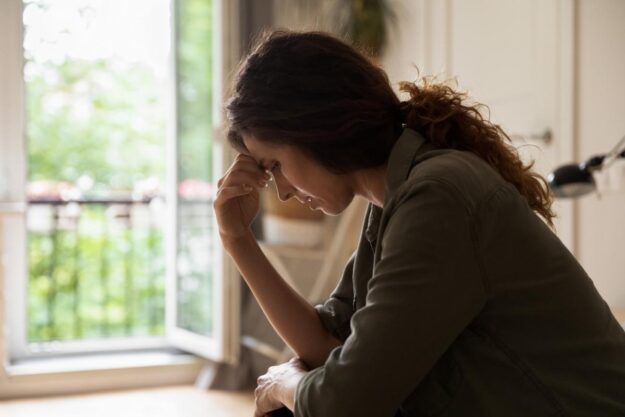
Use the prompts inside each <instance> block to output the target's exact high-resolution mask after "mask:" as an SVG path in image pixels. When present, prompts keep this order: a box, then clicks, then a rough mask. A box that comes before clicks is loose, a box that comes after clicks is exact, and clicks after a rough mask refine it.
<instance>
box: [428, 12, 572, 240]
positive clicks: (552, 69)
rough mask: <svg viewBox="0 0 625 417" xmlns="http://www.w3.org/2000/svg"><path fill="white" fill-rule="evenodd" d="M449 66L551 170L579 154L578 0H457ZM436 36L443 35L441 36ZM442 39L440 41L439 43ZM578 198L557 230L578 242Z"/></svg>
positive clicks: (528, 156) (526, 155)
mask: <svg viewBox="0 0 625 417" xmlns="http://www.w3.org/2000/svg"><path fill="white" fill-rule="evenodd" d="M448 5H449V9H448V10H447V11H446V13H445V14H444V15H445V16H446V19H447V22H446V26H447V31H446V33H445V35H446V38H447V39H440V38H439V42H440V41H441V40H442V41H443V43H444V45H445V47H446V49H447V53H446V54H445V56H446V61H447V62H446V63H445V64H446V65H445V66H446V70H447V71H446V72H447V74H448V75H450V76H452V77H457V80H458V84H459V87H460V88H461V89H464V90H467V91H468V93H469V96H470V97H472V98H474V99H475V100H476V101H478V102H481V103H484V104H486V105H488V107H489V109H490V117H491V120H492V121H494V122H495V123H497V124H499V125H501V126H502V128H503V129H504V130H505V131H506V132H507V133H508V134H509V135H510V136H511V137H512V138H513V142H514V145H515V146H516V147H517V148H518V149H519V151H520V154H521V157H522V158H523V159H524V160H525V161H530V160H534V161H535V165H534V167H535V170H536V171H538V172H539V173H540V174H542V175H543V176H545V177H546V176H547V175H548V173H549V172H550V171H552V170H553V169H554V168H555V167H557V166H558V165H559V164H562V163H567V162H570V160H571V159H572V157H573V145H572V144H573V137H572V109H573V103H572V97H571V96H572V88H573V85H572V75H571V74H572V64H573V61H572V52H571V51H572V44H573V35H572V33H573V31H572V30H573V12H572V9H573V6H572V1H568V0H452V1H450V2H449V3H448ZM435 41H436V39H435ZM439 45H440V43H439ZM571 204H572V203H570V202H562V201H557V202H556V204H555V206H554V209H555V210H556V212H557V214H558V216H559V217H558V218H557V219H556V222H555V224H556V232H557V233H558V235H559V236H560V238H561V239H562V240H563V242H564V243H565V244H566V245H567V246H568V247H569V248H573V216H572V209H573V208H572V205H571Z"/></svg>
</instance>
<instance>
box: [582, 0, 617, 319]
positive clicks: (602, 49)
mask: <svg viewBox="0 0 625 417" xmlns="http://www.w3.org/2000/svg"><path fill="white" fill-rule="evenodd" d="M576 27H577V50H576V53H577V68H576V70H577V80H576V93H577V97H576V116H577V117H576V124H577V125H576V131H577V148H578V151H577V155H578V156H579V157H580V159H583V158H585V157H587V156H590V155H594V154H597V153H605V152H607V151H609V150H610V149H611V148H612V147H613V146H614V145H615V144H616V142H617V141H618V140H619V139H620V138H621V137H622V136H623V135H625V1H623V0H578V1H577V22H576ZM621 167H622V165H621V166H619V167H616V168H617V169H620V168H621ZM624 174H625V173H624ZM576 225H577V242H576V247H577V251H576V252H577V255H578V259H579V260H580V262H581V263H582V265H583V266H584V268H585V269H586V271H587V272H588V274H589V275H590V276H591V277H592V278H593V280H594V281H595V285H596V286H597V288H598V289H599V291H600V292H601V294H602V295H603V297H604V298H605V299H606V301H607V302H608V303H609V304H611V305H615V306H619V307H625V187H621V190H620V192H617V193H609V194H606V195H604V196H603V197H602V198H601V199H598V198H597V197H595V196H590V197H585V198H583V199H580V201H579V203H578V217H577V222H576Z"/></svg>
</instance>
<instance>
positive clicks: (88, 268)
mask: <svg viewBox="0 0 625 417" xmlns="http://www.w3.org/2000/svg"><path fill="white" fill-rule="evenodd" d="M30 2H31V3H32V2H33V1H32V0H31V1H30ZM47 2H48V3H49V1H47ZM43 3H46V2H45V1H44V2H43ZM177 13H178V14H177V19H176V21H177V23H178V25H179V27H178V28H177V31H178V34H177V42H176V47H177V72H178V73H177V80H176V84H177V91H178V97H177V99H178V100H177V101H178V109H177V113H178V116H179V117H178V128H177V130H178V143H179V145H178V147H179V148H178V150H179V154H180V160H179V166H180V168H179V179H180V180H181V181H182V180H184V179H185V178H195V179H201V180H205V181H210V180H211V178H212V177H211V171H212V164H211V152H210V150H211V143H212V142H211V140H210V139H211V138H212V119H211V106H210V103H211V90H212V88H211V82H212V74H211V56H210V53H211V52H212V51H211V49H212V48H211V44H212V40H211V37H212V21H211V19H212V14H211V13H212V1H211V0H179V1H178V2H177ZM207 54H208V56H207ZM28 58H29V57H28V53H27V54H26V59H27V64H26V65H27V67H26V70H27V71H26V72H27V77H26V94H27V143H28V166H29V174H28V175H29V181H30V182H35V181H42V180H45V181H54V182H61V181H63V182H68V183H70V184H73V185H79V184H80V183H81V179H85V178H87V179H88V181H87V182H88V183H89V186H88V187H86V188H85V187H83V188H85V189H82V198H86V199H89V198H91V197H99V198H107V197H109V196H111V195H113V196H118V195H129V193H130V192H131V191H132V190H133V189H136V185H137V183H138V182H140V181H145V180H146V179H148V178H154V177H156V178H157V179H158V183H160V184H164V175H165V161H166V158H165V154H164V146H165V132H166V130H165V118H166V115H167V114H166V103H164V102H163V99H162V97H159V95H158V93H157V92H158V88H155V87H160V86H158V80H156V79H155V78H154V75H153V74H152V72H151V71H150V70H149V69H148V68H143V67H141V66H140V65H133V66H125V65H119V63H116V62H111V61H106V60H95V61H93V60H92V61H87V60H78V59H71V60H69V59H68V60H65V61H64V62H62V63H60V64H59V63H52V62H35V61H28ZM78 188H80V187H78ZM158 191H161V192H162V190H160V189H159V190H158ZM111 208H115V207H111V206H107V205H82V206H81V210H80V215H79V216H78V217H77V218H75V219H74V220H75V221H74V223H73V224H70V226H69V227H67V221H66V222H65V223H66V225H65V227H62V226H61V225H60V220H58V219H57V220H56V221H55V220H54V219H52V221H51V222H52V227H50V228H49V230H43V231H41V230H31V231H30V232H29V242H28V251H29V253H28V255H29V271H30V278H29V287H28V314H27V317H28V319H27V320H28V323H27V333H28V340H29V341H31V342H40V341H50V340H69V339H82V338H98V337H113V336H138V335H146V336H156V335H162V334H164V304H165V296H164V270H165V265H164V253H163V252H164V251H163V231H162V227H161V226H160V225H159V224H158V223H157V222H155V221H152V220H153V219H148V221H146V219H145V218H143V219H142V220H143V221H141V222H139V223H140V224H139V225H137V224H135V223H134V221H132V222H128V220H127V219H126V220H124V219H123V218H122V219H120V218H116V216H112V215H111V213H110V212H111ZM118 208H119V207H118ZM122 208H123V209H128V207H125V208H124V207H122ZM60 210H61V212H60V215H61V217H62V216H63V212H62V208H61V209H60ZM40 211H41V210H40ZM49 211H50V213H48V215H50V216H54V213H53V210H52V209H51V208H50V209H49ZM107 213H108V214H107ZM149 216H150V213H149V210H144V211H143V212H142V214H141V217H148V218H149ZM131 218H132V216H131ZM66 220H67V219H66ZM140 220H141V219H140ZM70 223H71V221H70ZM204 223H206V220H204ZM196 226H197V225H194V224H184V223H183V222H181V224H180V228H181V230H182V229H184V228H185V227H186V228H187V229H189V230H193V229H194V228H196ZM197 229H201V228H197ZM181 233H183V232H181ZM187 235H188V232H187ZM179 243H184V242H180V240H179ZM186 255H187V256H188V254H186ZM179 256H185V246H184V245H181V249H180V253H179ZM209 270H210V268H209ZM209 270H206V268H204V270H199V271H198V270H194V271H192V274H191V275H193V276H191V277H188V279H195V280H197V281H198V283H199V284H201V288H202V291H196V292H194V294H193V295H190V296H187V297H186V298H185V297H179V298H181V299H185V304H184V305H179V317H182V319H179V321H180V320H182V321H183V323H182V324H184V323H187V328H191V327H193V325H192V324H193V323H196V324H195V327H198V329H197V330H201V331H203V332H204V333H205V334H209V333H210V330H211V328H212V318H211V317H210V311H211V309H210V308H209V307H210V303H209V301H210V294H211V291H210V288H211V285H210V276H207V275H208V273H209ZM182 278H184V277H181V279H182Z"/></svg>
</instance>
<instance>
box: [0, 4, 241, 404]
mask: <svg viewBox="0 0 625 417" xmlns="http://www.w3.org/2000/svg"><path fill="white" fill-rule="evenodd" d="M213 4H214V7H215V10H214V19H215V23H216V24H215V26H214V27H215V31H216V33H219V35H218V36H215V37H214V38H215V40H214V42H215V44H214V52H215V54H216V57H215V61H216V62H219V63H220V65H216V66H215V77H214V80H213V87H214V95H213V97H214V105H213V113H214V116H213V120H214V121H215V122H214V130H215V136H214V137H215V152H214V154H215V155H218V156H219V159H220V162H221V163H218V164H215V175H221V174H222V172H224V171H223V169H224V166H228V165H229V163H230V162H231V161H232V160H233V159H234V155H233V153H232V151H230V150H229V148H228V147H227V146H224V140H223V126H222V124H223V121H224V120H225V119H224V117H223V114H222V112H223V110H222V106H221V103H222V102H223V101H222V100H223V98H224V91H225V88H223V86H224V85H228V83H229V82H230V77H231V76H232V72H233V71H232V70H233V68H235V66H236V65H237V63H238V60H239V53H240V50H241V49H240V47H239V32H240V13H239V0H228V1H226V0H213ZM171 6H172V8H174V7H175V0H174V1H172V3H171ZM22 10H23V4H22V0H4V1H3V2H1V3H0V57H3V58H2V59H3V60H4V61H5V62H3V63H2V64H3V65H0V329H1V330H2V331H0V364H1V365H0V393H1V394H0V399H3V398H14V397H22V396H33V395H49V394H60V393H69V392H84V391H90V390H94V389H112V388H119V387H127V388H130V387H141V386H155V385H162V384H172V383H189V382H191V381H193V379H194V378H195V377H196V376H197V374H198V372H199V370H200V367H201V365H202V364H203V363H204V364H205V362H204V361H202V360H200V359H198V358H197V357H195V356H192V355H179V354H175V351H176V349H175V348H177V347H179V348H183V349H184V350H187V351H189V352H194V353H196V354H199V355H200V356H205V357H211V358H214V359H216V360H219V361H223V362H227V363H235V362H236V359H237V358H238V353H239V343H238V340H239V311H238V310H239V308H238V306H239V276H238V273H237V272H236V268H235V267H234V265H233V264H232V261H231V260H230V259H229V257H227V256H226V255H225V253H224V251H223V250H222V251H220V252H221V253H220V257H219V258H220V263H219V266H220V270H221V274H220V276H221V277H222V279H219V280H216V282H217V283H218V284H221V285H218V286H217V287H216V290H218V291H219V294H221V295H222V296H224V297H227V298H224V303H223V305H221V306H220V308H221V309H222V310H223V309H224V308H228V309H229V313H228V314H226V315H225V316H224V317H223V320H218V322H219V325H218V326H216V331H217V333H216V334H218V335H219V338H218V339H217V343H213V344H212V346H211V350H210V352H208V354H207V351H206V347H207V346H208V345H207V344H206V341H205V340H202V339H201V338H198V337H194V336H198V335H189V334H185V332H173V331H171V330H170V328H167V327H169V326H167V323H171V320H172V317H173V318H174V320H175V315H173V314H171V313H170V311H172V310H171V308H170V307H171V303H172V300H173V302H174V303H175V297H173V298H172V296H171V294H172V293H171V291H170V288H171V286H172V285H174V286H175V281H172V276H173V278H175V276H174V275H172V273H171V271H168V272H167V273H166V279H167V282H166V286H167V290H166V300H165V301H166V311H167V312H166V326H167V327H166V328H167V332H168V334H167V335H166V336H165V337H153V338H143V339H141V340H140V339H135V340H134V341H132V340H126V341H125V343H123V344H120V343H119V341H118V340H111V341H110V342H111V343H110V344H109V347H108V348H107V349H102V343H101V342H89V341H86V342H76V343H71V342H64V343H66V347H67V348H66V349H64V351H65V352H64V353H72V352H74V353H75V352H77V351H79V350H80V351H84V348H85V347H89V348H93V347H94V346H89V344H91V343H93V344H95V343H97V345H98V348H99V349H98V350H99V351H100V353H101V354H100V355H99V356H100V357H105V358H109V359H110V364H111V367H110V368H107V367H102V365H99V366H98V367H94V368H93V369H91V368H90V367H89V366H88V365H87V366H78V367H76V368H75V369H73V370H67V371H60V370H56V371H50V370H49V369H48V370H46V369H47V368H46V365H45V361H44V362H42V364H43V365H42V366H41V367H40V368H37V367H31V368H29V369H30V370H29V371H27V372H25V371H24V370H23V369H24V368H23V367H22V368H21V370H20V367H19V366H15V364H14V363H11V359H12V358H11V357H10V356H9V355H10V354H11V353H12V352H19V351H20V350H19V349H20V348H23V347H24V343H25V342H26V340H25V337H24V340H23V341H21V345H20V343H19V341H16V338H15V337H11V334H10V332H8V331H6V327H5V325H6V324H8V325H9V327H8V328H9V329H12V331H13V332H15V331H18V332H19V331H21V334H25V332H24V331H23V330H24V326H25V324H26V321H25V318H26V317H25V315H26V309H25V306H26V285H23V283H24V280H25V279H27V277H28V275H27V272H28V271H27V262H26V259H27V253H26V241H27V240H26V239H27V232H26V209H27V203H26V195H25V189H26V178H27V176H26V172H27V170H26V146H25V145H26V144H25V140H24V137H25V98H24V83H23V65H24V58H23V49H22V48H23V46H22V43H23V26H22ZM172 19H174V14H173V11H172ZM225 28H227V31H226V30H225ZM174 32H175V31H172V35H174ZM172 45H175V44H172ZM217 54H218V55H217ZM173 59H175V54H172V60H173ZM172 71H175V67H172ZM172 80H173V79H172ZM171 84H172V87H173V92H174V94H175V85H173V84H175V82H173V81H172V83H171ZM173 105H174V106H175V103H173ZM170 113H171V112H170ZM171 114H174V113H171ZM169 125H170V126H169V127H168V130H169V135H168V136H169V139H168V145H167V146H171V144H172V142H173V144H174V146H175V116H174V118H173V119H172V120H169ZM172 125H173V127H172ZM172 132H173V136H172ZM168 206H169V207H170V208H171V207H173V206H175V205H174V204H168ZM174 214H175V213H174ZM170 219H172V218H171V217H170ZM167 227H170V228H171V227H172V224H171V221H170V222H169V224H168V226H167ZM174 227H175V225H174ZM174 231H175V230H174ZM172 239H173V240H175V234H174V235H170V236H168V237H167V239H166V240H167V242H168V243H167V244H166V252H165V256H167V257H170V256H171V254H172V251H171V245H170V243H169V242H171V241H172ZM217 239H218V236H217ZM168 245H169V246H168ZM174 255H175V252H174ZM169 260H170V259H169V258H167V259H166V262H167V261H169ZM169 265H170V263H169V262H168V266H167V268H169V269H171V268H170V266H169ZM9 277H11V279H9ZM16 277H17V278H16ZM20 287H21V288H20ZM174 288H175V287H174ZM216 292H217V291H216ZM9 295H10V296H9ZM174 295H175V293H174ZM20 305H21V308H19V307H20ZM16 307H18V308H16ZM7 311H11V313H12V314H11V315H7V314H6V313H7ZM15 312H18V314H14V313H15ZM20 316H21V317H20ZM9 318H10V320H11V322H10V323H9V322H8V319H9ZM18 320H21V324H20V323H18ZM174 323H175V321H174ZM186 333H189V332H186ZM120 349H123V350H124V351H125V352H126V353H127V352H128V351H130V350H133V349H135V350H138V349H140V350H141V352H146V355H152V356H150V358H151V359H147V362H146V361H138V362H139V363H138V364H137V365H136V366H134V365H132V364H131V363H126V364H124V365H119V363H117V364H116V359H115V355H114V354H109V355H107V354H106V351H109V353H110V352H112V351H118V350H120ZM165 349H168V350H165ZM154 350H160V351H161V352H162V353H163V354H164V355H165V356H162V355H161V356H159V357H156V356H155V353H156V352H154ZM150 351H153V352H150ZM102 352H104V354H103V355H102ZM57 353H58V352H57ZM136 354H137V355H140V353H139V352H137V353H136ZM167 355H169V356H167ZM146 358H147V356H146ZM37 360H38V361H39V360H41V358H38V359H37ZM53 360H54V358H52V357H50V359H49V361H50V362H51V361H53ZM107 360H108V359H107ZM33 369H34V370H33ZM37 369H40V371H37ZM60 375H63V376H69V378H68V379H67V380H64V383H63V384H58V380H56V378H57V377H58V376H60ZM147 375H151V376H150V377H149V378H146V376H147ZM50 377H52V378H50ZM55 380H56V381H55ZM65 381H67V383H65ZM77 381H80V382H79V383H78V382H77ZM146 381H147V382H146Z"/></svg>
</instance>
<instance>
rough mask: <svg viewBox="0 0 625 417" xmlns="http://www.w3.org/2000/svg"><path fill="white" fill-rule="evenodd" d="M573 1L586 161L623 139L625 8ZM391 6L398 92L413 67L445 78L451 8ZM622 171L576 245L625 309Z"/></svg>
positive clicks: (391, 63) (595, 205) (579, 152)
mask: <svg viewBox="0 0 625 417" xmlns="http://www.w3.org/2000/svg"><path fill="white" fill-rule="evenodd" d="M567 1H569V0H561V2H562V3H561V4H564V3H565V2H567ZM570 1H572V2H573V4H574V10H575V16H576V17H575V23H574V24H575V27H574V31H575V40H574V44H575V45H574V54H575V56H576V60H575V64H574V65H575V67H574V69H573V72H574V74H575V82H574V94H573V97H574V102H575V103H574V104H575V122H574V126H573V130H574V133H573V141H574V144H573V145H574V148H575V155H576V158H577V160H578V161H580V162H581V161H583V160H585V159H586V158H587V157H589V156H591V155H594V154H597V153H606V152H607V151H609V150H610V149H611V148H612V147H613V146H614V145H615V144H616V142H617V141H618V140H619V139H620V138H621V137H622V136H623V135H625V1H624V0H570ZM393 4H395V5H396V7H398V11H399V13H398V16H399V21H398V27H396V28H395V29H394V31H393V34H392V38H391V42H390V44H389V47H388V49H387V51H386V54H385V57H384V66H385V69H386V70H387V73H388V74H389V78H390V80H391V83H392V84H393V86H394V87H396V85H397V82H398V81H400V80H412V79H414V76H415V74H416V73H415V70H414V68H412V67H411V65H413V64H416V65H418V66H419V69H421V70H422V72H423V73H424V74H442V75H443V76H445V75H446V74H445V72H444V71H445V62H446V61H448V60H449V57H447V56H445V49H449V48H448V44H447V43H448V42H449V30H448V25H449V24H450V11H449V9H446V8H447V7H451V5H453V2H452V1H437V0H394V1H393ZM484 12H485V13H488V11H487V10H485V11H484ZM491 13H492V11H491ZM493 18H496V16H493ZM446 25H447V27H446ZM476 59H479V57H476ZM457 75H458V76H459V77H462V74H457ZM562 162H569V161H562ZM624 166H625V163H624V164H622V165H620V166H619V167H616V170H618V172H619V173H620V172H621V171H623V172H622V176H621V177H620V182H621V187H620V191H618V192H614V191H612V192H609V190H607V191H606V193H605V194H604V195H603V197H602V198H601V199H598V198H597V197H596V196H595V195H591V196H586V197H583V198H581V199H580V200H578V201H577V203H576V207H575V210H573V216H574V217H575V220H574V229H575V230H574V231H573V233H572V234H573V238H572V239H573V241H574V242H573V245H570V246H572V248H571V249H572V250H573V252H574V254H575V255H576V257H577V258H578V260H579V261H580V263H581V264H582V266H583V267H584V268H585V269H586V271H587V272H588V274H589V275H590V276H591V278H592V279H593V281H594V282H595V285H596V286H597V288H598V290H599V291H600V293H601V294H602V296H603V297H604V298H605V299H606V301H607V302H608V303H609V304H610V305H612V306H618V307H621V308H622V307H625V168H623V167H624ZM614 173H615V170H612V174H614ZM614 177H616V175H612V178H613V179H614Z"/></svg>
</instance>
